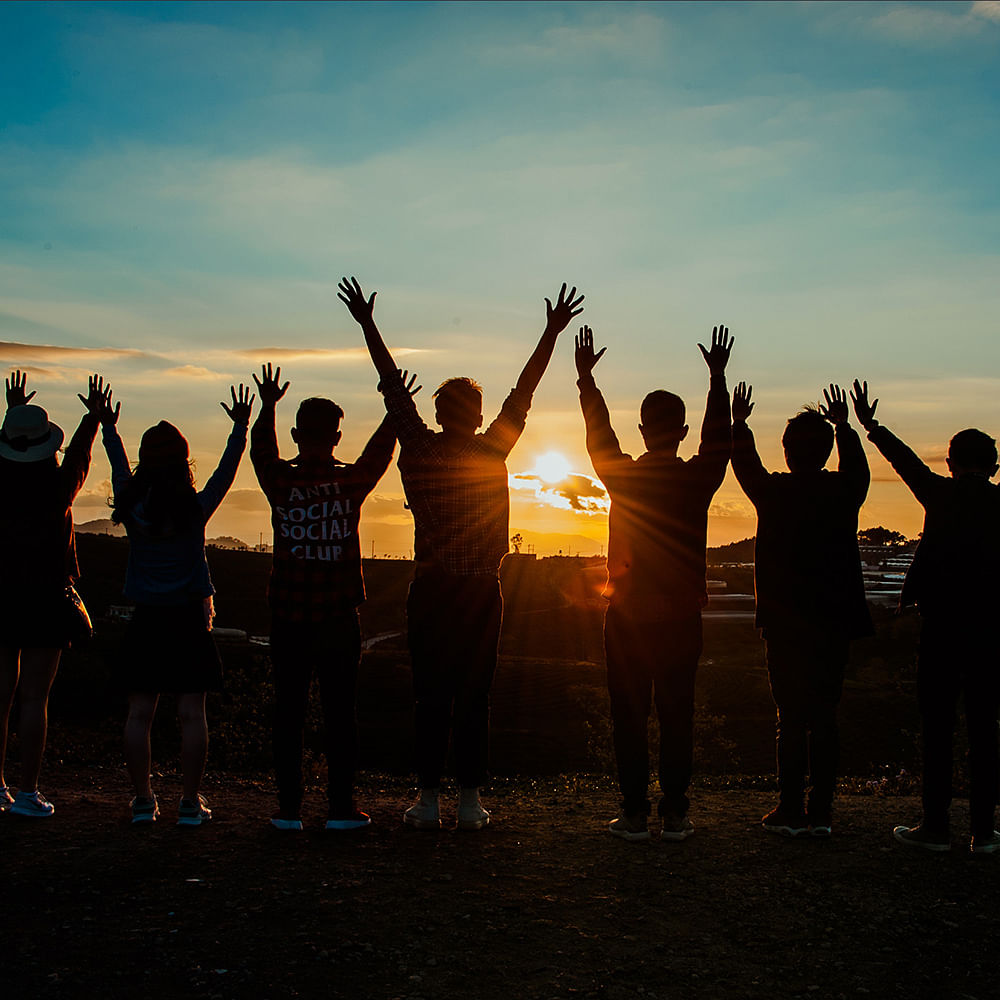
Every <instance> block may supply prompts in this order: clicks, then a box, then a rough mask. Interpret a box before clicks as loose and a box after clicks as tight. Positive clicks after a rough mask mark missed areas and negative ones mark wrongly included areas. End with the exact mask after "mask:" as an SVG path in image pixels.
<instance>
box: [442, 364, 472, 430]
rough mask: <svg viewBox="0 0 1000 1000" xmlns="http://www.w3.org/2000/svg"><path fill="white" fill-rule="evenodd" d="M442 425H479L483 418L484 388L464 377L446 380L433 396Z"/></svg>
mask: <svg viewBox="0 0 1000 1000" xmlns="http://www.w3.org/2000/svg"><path fill="white" fill-rule="evenodd" d="M433 398H434V400H436V404H437V415H438V418H439V420H441V422H442V423H458V424H465V425H468V424H473V425H475V426H478V425H479V421H480V420H481V419H482V416H483V387H482V386H481V385H480V384H479V383H478V382H477V381H476V380H475V379H471V378H468V377H466V376H464V375H462V376H458V377H457V378H449V379H445V380H444V381H443V382H442V383H441V384H440V385H439V386H438V387H437V390H436V391H435V393H434V396H433Z"/></svg>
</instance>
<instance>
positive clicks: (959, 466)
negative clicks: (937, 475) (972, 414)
mask: <svg viewBox="0 0 1000 1000" xmlns="http://www.w3.org/2000/svg"><path fill="white" fill-rule="evenodd" d="M948 468H949V469H950V470H951V474H952V475H953V476H954V477H955V478H956V479H957V478H958V477H959V476H965V475H971V476H985V477H986V478H987V479H990V478H991V477H992V476H993V475H995V473H996V471H997V443H996V441H995V440H994V439H993V438H991V437H990V436H989V434H984V433H983V432H982V431H977V430H975V429H974V428H971V427H970V428H969V429H968V430H964V431H959V432H958V433H957V434H956V435H955V436H954V437H953V438H952V439H951V441H950V442H949V444H948Z"/></svg>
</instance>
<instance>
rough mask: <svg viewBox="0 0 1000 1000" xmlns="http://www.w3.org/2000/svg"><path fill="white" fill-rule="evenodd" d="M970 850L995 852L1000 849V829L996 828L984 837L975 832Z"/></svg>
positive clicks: (983, 852)
mask: <svg viewBox="0 0 1000 1000" xmlns="http://www.w3.org/2000/svg"><path fill="white" fill-rule="evenodd" d="M969 850H970V851H972V853H973V854H993V853H994V851H1000V830H994V831H993V832H992V833H990V834H986V835H985V836H982V837H977V836H976V835H975V834H973V837H972V843H971V844H969Z"/></svg>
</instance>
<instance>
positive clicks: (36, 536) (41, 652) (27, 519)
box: [0, 371, 110, 817]
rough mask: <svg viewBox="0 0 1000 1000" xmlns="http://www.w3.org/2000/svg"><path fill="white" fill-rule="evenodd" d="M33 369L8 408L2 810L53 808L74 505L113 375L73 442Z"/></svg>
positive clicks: (0, 538) (96, 380)
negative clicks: (51, 708) (8, 770)
mask: <svg viewBox="0 0 1000 1000" xmlns="http://www.w3.org/2000/svg"><path fill="white" fill-rule="evenodd" d="M26 387H27V376H26V375H22V374H21V372H19V371H16V372H13V373H12V374H11V377H10V378H9V379H7V380H6V388H7V412H6V414H5V416H4V421H3V428H2V430H0V551H2V552H3V558H4V571H3V573H0V812H4V811H6V810H8V809H9V810H10V812H12V813H13V814H15V815H18V816H32V817H34V816H39V817H44V816H51V815H52V813H53V812H54V811H55V810H54V807H53V806H52V803H51V802H48V801H47V800H46V799H45V797H44V796H43V795H42V794H41V792H39V791H38V776H39V773H40V772H41V768H42V754H43V753H44V751H45V736H46V732H47V728H48V702H49V691H50V689H51V688H52V682H53V681H54V680H55V676H56V670H57V669H58V667H59V657H60V656H61V655H62V651H63V650H64V649H65V648H67V647H68V646H69V645H70V642H71V640H72V635H71V625H70V621H69V618H68V616H67V615H66V614H65V610H64V609H65V604H66V595H67V587H68V586H70V585H71V584H72V583H73V581H75V580H76V578H77V577H78V576H79V575H80V568H79V566H78V565H77V561H76V543H75V541H74V538H73V514H72V510H71V507H72V505H73V500H74V499H75V498H76V495H77V493H79V492H80V489H81V488H82V486H83V482H84V480H85V479H86V478H87V471H88V470H89V469H90V450H91V447H92V446H93V443H94V437H95V436H96V434H97V427H98V414H99V413H100V410H101V407H102V406H103V401H104V393H105V391H110V390H105V388H104V380H103V379H102V378H101V377H100V376H99V375H92V376H91V378H90V383H89V388H88V392H87V395H86V397H84V396H80V399H81V400H82V402H83V405H84V406H86V408H87V412H86V414H85V415H84V417H83V419H82V420H81V421H80V426H79V427H78V428H77V430H76V433H75V434H74V435H73V439H72V440H71V441H70V443H69V446H68V447H67V448H66V451H65V454H64V455H63V460H62V463H61V464H60V462H59V460H58V459H57V458H56V453H57V452H58V451H59V447H60V445H61V444H62V442H63V432H62V430H61V429H60V428H59V427H58V426H56V424H54V423H52V422H51V421H50V420H49V417H48V414H47V413H46V412H45V410H43V409H42V408H41V407H40V406H35V405H32V404H31V403H30V400H31V399H32V397H33V396H34V395H35V394H34V392H32V393H30V394H29V393H26V391H25V390H26ZM15 692H17V694H18V696H19V699H20V706H21V710H20V718H19V725H18V740H19V743H20V748H21V784H20V790H19V791H18V793H17V795H16V796H13V795H11V789H9V788H8V787H7V784H6V781H5V780H4V763H5V759H6V754H7V722H8V719H9V717H10V710H11V706H12V704H13V702H14V694H15Z"/></svg>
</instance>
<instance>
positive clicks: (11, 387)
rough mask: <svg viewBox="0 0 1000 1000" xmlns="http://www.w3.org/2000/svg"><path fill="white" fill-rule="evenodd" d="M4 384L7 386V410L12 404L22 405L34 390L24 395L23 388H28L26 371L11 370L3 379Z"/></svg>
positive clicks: (27, 400) (28, 399)
mask: <svg viewBox="0 0 1000 1000" xmlns="http://www.w3.org/2000/svg"><path fill="white" fill-rule="evenodd" d="M4 384H5V385H6V386H7V409H8V410H9V409H10V408H11V407H12V406H24V405H25V404H26V403H28V402H29V401H30V400H31V398H32V396H34V395H35V394H34V392H32V393H30V394H29V395H27V396H26V395H25V394H24V393H25V390H26V389H27V388H28V373H27V372H24V373H23V374H22V372H21V371H20V369H19V370H18V371H15V372H11V373H10V378H8V379H4Z"/></svg>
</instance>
